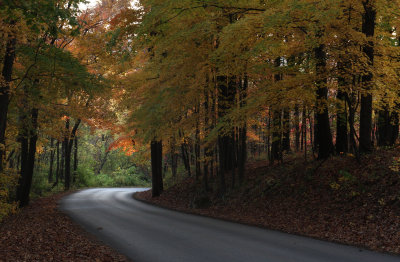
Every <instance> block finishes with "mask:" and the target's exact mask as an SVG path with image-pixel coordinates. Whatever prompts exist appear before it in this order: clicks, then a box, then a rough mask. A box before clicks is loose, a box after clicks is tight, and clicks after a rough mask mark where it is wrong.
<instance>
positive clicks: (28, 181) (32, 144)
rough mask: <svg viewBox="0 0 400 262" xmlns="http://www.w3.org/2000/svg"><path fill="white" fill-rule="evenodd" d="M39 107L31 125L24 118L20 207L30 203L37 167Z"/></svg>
mask: <svg viewBox="0 0 400 262" xmlns="http://www.w3.org/2000/svg"><path fill="white" fill-rule="evenodd" d="M38 112H39V111H38V109H35V108H34V109H32V110H31V115H30V121H31V125H28V126H27V122H26V121H27V120H28V119H27V117H26V116H25V117H23V118H22V121H23V123H22V125H23V126H24V127H22V129H23V131H22V135H21V137H20V141H21V175H20V178H19V181H18V187H17V201H18V202H19V206H20V207H24V206H26V205H28V204H29V194H30V191H31V185H32V177H33V171H34V167H35V154H36V142H37V139H38V134H37V128H38Z"/></svg>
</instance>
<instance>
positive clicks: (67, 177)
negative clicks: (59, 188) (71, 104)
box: [63, 119, 71, 191]
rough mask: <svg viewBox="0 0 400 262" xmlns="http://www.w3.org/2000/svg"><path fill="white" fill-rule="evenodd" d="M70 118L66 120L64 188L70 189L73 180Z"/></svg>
mask: <svg viewBox="0 0 400 262" xmlns="http://www.w3.org/2000/svg"><path fill="white" fill-rule="evenodd" d="M69 125H70V123H69V119H67V120H66V121H65V134H64V142H63V144H64V172H65V173H64V190H65V191H67V190H69V189H70V182H71V151H70V148H69V146H68V144H69Z"/></svg>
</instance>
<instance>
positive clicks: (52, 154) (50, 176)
mask: <svg viewBox="0 0 400 262" xmlns="http://www.w3.org/2000/svg"><path fill="white" fill-rule="evenodd" d="M54 154H55V151H54V138H51V139H50V163H49V176H48V178H47V180H48V181H49V183H53V165H54Z"/></svg>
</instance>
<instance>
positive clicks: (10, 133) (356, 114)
mask: <svg viewBox="0 0 400 262" xmlns="http://www.w3.org/2000/svg"><path fill="white" fill-rule="evenodd" d="M82 4H83V2H82V1H81V0H41V1H38V0H6V1H2V2H1V3H0V34H1V38H0V69H1V77H0V220H1V218H2V217H5V216H7V215H8V214H9V213H12V212H15V210H16V209H17V208H18V207H24V206H26V205H28V203H29V200H30V199H31V198H37V197H39V196H43V195H49V194H52V193H55V192H59V191H63V190H65V191H69V190H72V189H77V188H85V187H124V186H144V187H148V186H150V185H151V187H152V196H153V197H157V196H160V195H161V194H162V193H163V191H165V190H166V189H168V188H176V187H178V188H180V185H181V184H180V183H182V181H186V179H188V178H190V181H191V182H190V183H191V186H193V187H191V188H192V191H193V192H192V193H196V194H197V195H204V194H208V193H209V192H211V193H212V194H214V195H215V196H216V197H217V198H219V199H224V198H225V197H226V196H229V192H230V191H231V190H234V189H237V188H243V187H244V186H246V185H248V184H249V179H248V178H249V173H251V172H249V171H248V170H249V165H250V166H251V165H252V163H254V162H257V161H258V163H263V165H264V166H266V167H267V169H269V168H279V167H280V166H282V165H285V163H286V164H287V163H288V162H289V163H290V161H294V160H293V159H296V161H297V162H301V163H312V165H314V166H316V167H315V168H314V169H313V171H315V172H316V170H317V169H318V168H319V167H320V166H321V165H323V164H324V163H329V162H331V163H333V162H332V161H333V160H332V159H337V158H343V159H351V163H359V164H361V165H363V163H366V160H365V159H366V158H368V156H371V155H374V154H382V155H385V153H382V152H392V151H390V150H393V149H394V148H397V145H398V137H399V124H400V115H399V113H400V88H399V87H400V81H399V80H400V36H399V32H398V30H399V29H398V27H399V26H400V19H399V15H400V14H399V6H400V5H399V4H400V3H399V1H398V0H392V1H388V0H346V1H344V0H326V1H318V0H282V1H275V0H222V1H215V0H181V1H172V0H140V1H133V2H132V1H130V0H101V1H99V2H98V3H97V4H95V5H92V6H91V7H90V8H85V9H83V8H82ZM382 150H383V151H382ZM376 152H380V153H376ZM388 157H389V158H390V159H389V160H388V161H391V165H390V169H391V170H392V171H393V172H394V173H395V174H396V176H398V173H397V172H398V171H399V166H400V161H399V159H398V157H397V155H390V156H388ZM335 161H336V160H335ZM346 161H347V160H346ZM297 162H296V163H297ZM376 165H378V163H376ZM315 172H314V173H315ZM336 172H337V173H340V175H341V178H338V179H339V180H337V181H336V182H332V181H329V183H330V184H329V185H330V187H331V189H332V190H335V189H338V187H340V183H339V182H343V181H352V180H353V179H355V178H354V176H353V175H352V174H350V173H349V172H348V171H346V170H344V171H343V170H336ZM322 175H323V174H322ZM349 177H350V178H349ZM340 179H341V180H340ZM311 180H312V178H311ZM304 181H305V183H306V184H307V183H308V182H309V181H308V180H304ZM338 181H339V182H338ZM378 182H379V181H378ZM310 183H311V182H310ZM310 183H308V184H310ZM183 185H185V184H183ZM352 192H353V195H354V194H360V193H358V192H356V193H354V191H352ZM398 198H399V199H400V196H398ZM206 201H208V200H206ZM396 201H397V200H396ZM200 202H201V200H200ZM200 205H201V204H200Z"/></svg>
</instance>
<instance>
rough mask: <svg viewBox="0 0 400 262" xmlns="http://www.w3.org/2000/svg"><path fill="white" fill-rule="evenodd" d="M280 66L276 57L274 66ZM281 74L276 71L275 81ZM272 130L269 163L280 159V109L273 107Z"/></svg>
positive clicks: (279, 60) (280, 77) (280, 78)
mask: <svg viewBox="0 0 400 262" xmlns="http://www.w3.org/2000/svg"><path fill="white" fill-rule="evenodd" d="M280 66H281V58H280V57H278V58H277V59H276V60H275V67H277V68H279V67H280ZM282 78H283V77H282V74H281V73H277V74H275V76H274V79H275V82H278V81H281V80H282ZM272 122H273V123H272V124H273V132H272V144H271V158H270V160H271V163H272V164H273V163H274V161H275V160H278V161H281V160H282V112H281V110H278V109H275V110H274V111H273V116H272Z"/></svg>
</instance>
